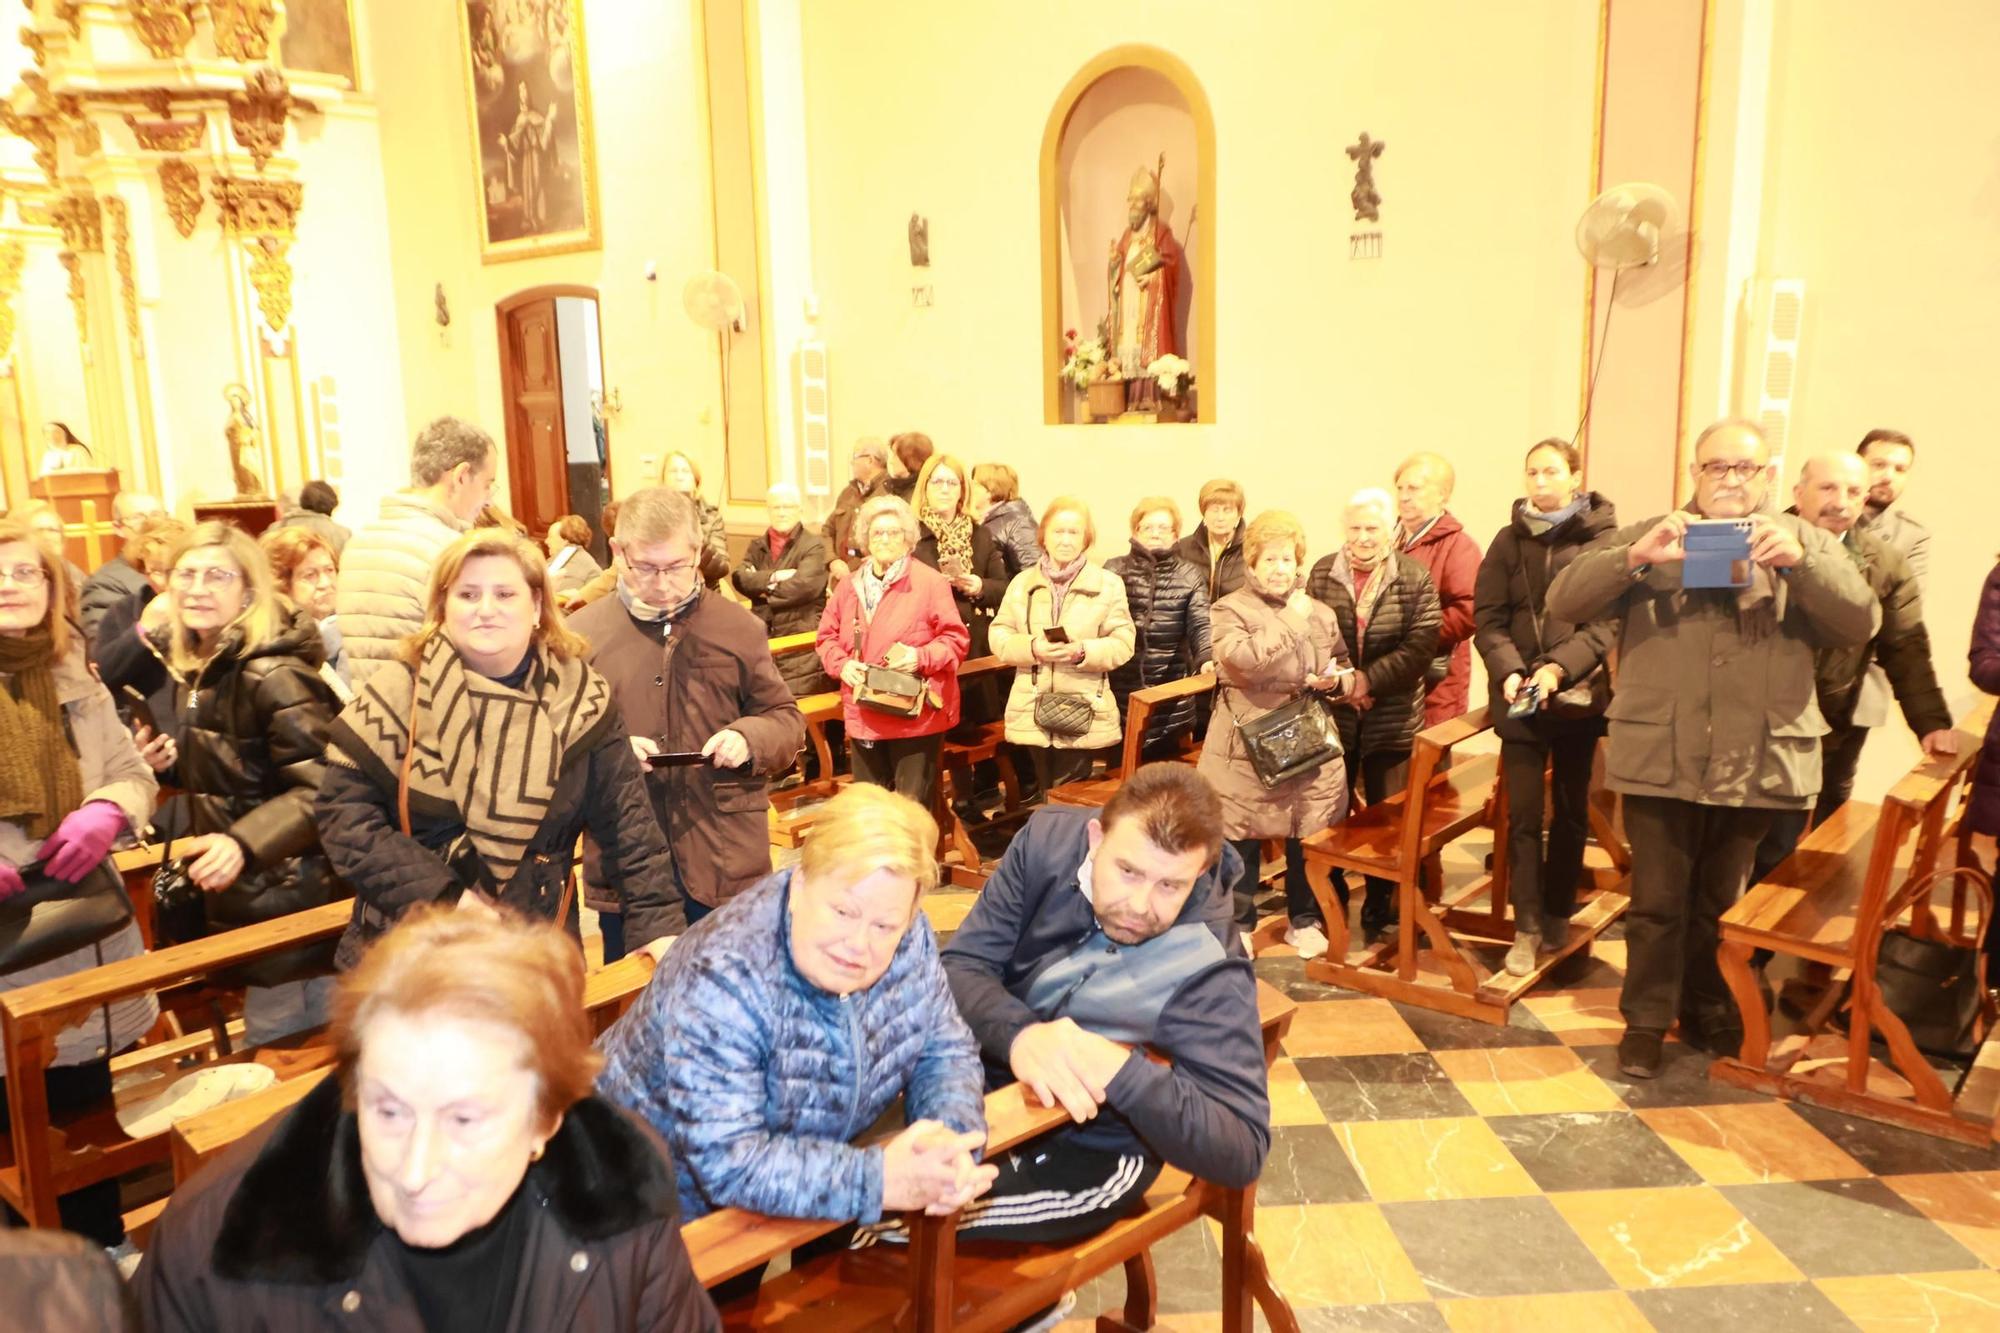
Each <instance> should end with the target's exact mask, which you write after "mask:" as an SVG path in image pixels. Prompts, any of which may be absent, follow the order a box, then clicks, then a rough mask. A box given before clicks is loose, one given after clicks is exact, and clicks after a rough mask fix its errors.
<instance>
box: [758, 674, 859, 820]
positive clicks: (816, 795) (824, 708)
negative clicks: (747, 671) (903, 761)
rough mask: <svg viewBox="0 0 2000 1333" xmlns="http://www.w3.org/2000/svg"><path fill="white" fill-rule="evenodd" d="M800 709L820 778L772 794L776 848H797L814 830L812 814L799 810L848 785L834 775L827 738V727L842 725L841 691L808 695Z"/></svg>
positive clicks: (844, 775)
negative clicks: (835, 724) (836, 724)
mask: <svg viewBox="0 0 2000 1333" xmlns="http://www.w3.org/2000/svg"><path fill="white" fill-rule="evenodd" d="M798 705H799V712H801V713H803V714H804V715H805V719H806V741H807V743H808V744H810V745H811V746H812V747H813V754H815V755H816V756H818V758H819V776H818V777H816V778H814V779H812V780H811V781H810V782H801V783H799V784H798V785H797V786H796V787H786V788H785V789H784V790H782V791H774V792H772V793H771V845H772V846H773V847H796V846H798V845H799V844H800V843H801V842H803V841H805V835H806V831H807V830H808V829H810V828H811V827H812V812H811V811H810V810H804V811H801V810H799V808H798V807H799V806H801V805H804V804H806V803H807V802H809V801H810V802H814V803H817V802H820V801H823V800H825V799H826V798H827V797H829V796H831V795H833V794H834V793H835V792H836V791H838V790H840V788H841V786H842V785H843V784H845V783H846V782H848V781H849V778H848V775H847V774H845V773H838V774H836V773H835V772H834V771H833V744H832V742H831V741H829V740H828V739H827V735H826V729H827V727H828V726H829V725H830V724H832V723H835V722H838V721H840V691H839V690H829V691H827V692H826V693H824V694H808V695H806V696H805V697H804V698H803V699H800V700H798Z"/></svg>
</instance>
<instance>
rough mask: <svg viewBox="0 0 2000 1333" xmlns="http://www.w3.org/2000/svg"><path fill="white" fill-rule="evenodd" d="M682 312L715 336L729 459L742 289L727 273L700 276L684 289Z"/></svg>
mask: <svg viewBox="0 0 2000 1333" xmlns="http://www.w3.org/2000/svg"><path fill="white" fill-rule="evenodd" d="M681 308H682V309H683V310H685V311H687V317H688V318H689V319H691V320H693V321H694V323H695V325H696V326H697V327H698V328H704V329H708V330H710V331H712V332H713V333H714V334H715V339H716V346H717V349H718V350H719V351H720V353H721V356H722V452H723V456H724V457H725V458H726V457H728V455H729V402H730V398H731V394H730V387H729V362H730V356H729V353H730V349H731V346H732V344H733V343H734V341H735V338H736V335H737V334H739V333H741V332H743V289H742V288H741V287H738V286H737V285H736V280H735V279H734V278H732V277H730V276H729V275H728V274H727V273H717V272H715V271H713V270H710V271H708V272H704V273H697V274H695V275H694V276H693V277H692V278H689V279H688V280H687V285H686V286H685V287H682V288H681Z"/></svg>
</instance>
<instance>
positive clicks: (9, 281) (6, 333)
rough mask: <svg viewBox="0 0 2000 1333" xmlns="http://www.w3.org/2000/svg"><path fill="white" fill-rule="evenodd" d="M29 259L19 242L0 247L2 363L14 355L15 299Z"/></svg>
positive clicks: (0, 355)
mask: <svg viewBox="0 0 2000 1333" xmlns="http://www.w3.org/2000/svg"><path fill="white" fill-rule="evenodd" d="M27 257H28V251H27V248H26V247H25V246H23V245H22V244H21V243H20V242H19V241H8V242H7V243H5V244H4V245H0V361H5V360H6V359H7V358H8V357H10V356H12V355H13V354H14V297H15V294H16V293H18V292H19V291H20V290H21V265H22V263H23V262H24V261H25V260H26V259H27Z"/></svg>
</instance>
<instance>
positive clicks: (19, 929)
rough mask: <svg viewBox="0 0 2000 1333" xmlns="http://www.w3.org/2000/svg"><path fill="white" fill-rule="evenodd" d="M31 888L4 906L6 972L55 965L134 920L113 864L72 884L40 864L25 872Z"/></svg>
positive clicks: (2, 965) (0, 931) (1, 965)
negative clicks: (52, 873)
mask: <svg viewBox="0 0 2000 1333" xmlns="http://www.w3.org/2000/svg"><path fill="white" fill-rule="evenodd" d="M20 874H21V881H22V883H24V884H26V885H27V887H26V888H25V889H23V890H22V891H21V892H20V893H17V894H15V895H14V896H13V897H12V898H9V899H8V900H7V901H6V902H4V903H0V972H19V971H21V970H23V969H25V968H30V967H38V966H40V965H41V964H43V963H48V962H53V961H54V960H56V959H58V958H61V957H63V956H64V955H65V954H70V953H74V952H76V951H77V950H78V949H84V948H88V947H89V946H91V945H93V944H96V943H98V942H99V941H100V940H103V939H106V938H107V937H109V936H110V935H111V934H113V933H114V932H115V931H117V930H118V929H120V928H121V927H122V926H124V924H125V923H126V922H128V921H130V920H131V919H132V900H131V899H129V898H127V897H126V896H125V882H124V881H123V880H122V879H120V878H119V877H118V872H117V871H116V870H114V869H112V867H111V863H110V862H109V861H99V862H98V863H97V865H96V866H94V867H93V868H92V869H91V871H90V873H89V874H87V875H85V876H84V877H83V878H82V879H80V880H78V881H77V882H76V883H74V884H71V883H68V882H66V881H64V880H59V879H56V878H54V877H53V876H51V875H50V874H48V873H47V872H46V871H45V870H44V869H43V868H42V865H41V863H40V862H36V863H34V864H32V865H25V866H22V867H21V868H20Z"/></svg>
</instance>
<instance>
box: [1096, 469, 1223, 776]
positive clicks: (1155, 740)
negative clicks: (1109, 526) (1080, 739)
mask: <svg viewBox="0 0 2000 1333" xmlns="http://www.w3.org/2000/svg"><path fill="white" fill-rule="evenodd" d="M1180 537H1181V509H1180V506H1179V505H1177V504H1175V503H1174V502H1173V501H1172V500H1170V499H1168V498H1167V497H1166V496H1164V495H1149V496H1147V497H1145V498H1144V499H1143V500H1141V501H1139V503H1138V504H1136V505H1134V506H1132V553H1131V554H1130V555H1117V556H1113V557H1112V558H1111V559H1109V560H1107V561H1105V562H1104V567H1105V568H1106V569H1107V570H1109V571H1111V572H1112V573H1113V574H1116V575H1117V576H1118V577H1119V579H1120V580H1122V581H1123V582H1124V584H1125V601H1126V604H1127V605H1128V606H1130V607H1131V609H1132V623H1133V625H1134V626H1135V627H1136V629H1137V633H1138V646H1137V648H1136V650H1135V651H1134V652H1133V654H1132V660H1131V661H1129V662H1127V663H1126V664H1125V665H1124V666H1121V667H1119V668H1118V669H1117V670H1116V671H1113V672H1112V673H1111V691H1112V693H1113V694H1114V695H1116V696H1117V698H1118V716H1120V717H1124V716H1126V706H1127V705H1128V703H1129V702H1130V701H1131V698H1132V691H1134V690H1140V689H1144V688H1145V687H1147V686H1148V685H1164V684H1165V683H1166V682H1168V681H1170V680H1180V679H1181V678H1183V677H1185V676H1191V675H1193V674H1194V673H1195V672H1197V671H1213V670H1214V669H1215V665H1214V662H1213V660H1212V659H1211V658H1210V656H1209V624H1208V587H1207V580H1205V579H1204V578H1202V575H1201V571H1200V570H1199V569H1196V568H1195V567H1194V566H1193V565H1192V564H1190V563H1188V561H1187V559H1186V557H1184V556H1182V555H1181V554H1180V552H1179V550H1177V549H1176V548H1177V546H1178V544H1179V542H1180ZM1194 721H1195V707H1194V700H1193V699H1191V698H1189V699H1176V700H1175V701H1174V702H1173V704H1172V705H1171V706H1169V707H1166V708H1162V709H1160V710H1158V711H1157V712H1155V713H1154V714H1153V719H1152V721H1151V722H1150V723H1148V724H1147V727H1146V739H1145V741H1144V743H1143V744H1144V755H1145V757H1146V758H1149V759H1163V758H1169V757H1171V756H1172V755H1174V754H1177V753H1179V751H1180V749H1181V747H1182V744H1183V743H1184V742H1185V741H1186V740H1187V738H1188V736H1189V735H1190V734H1191V733H1192V732H1193V731H1194Z"/></svg>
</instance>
